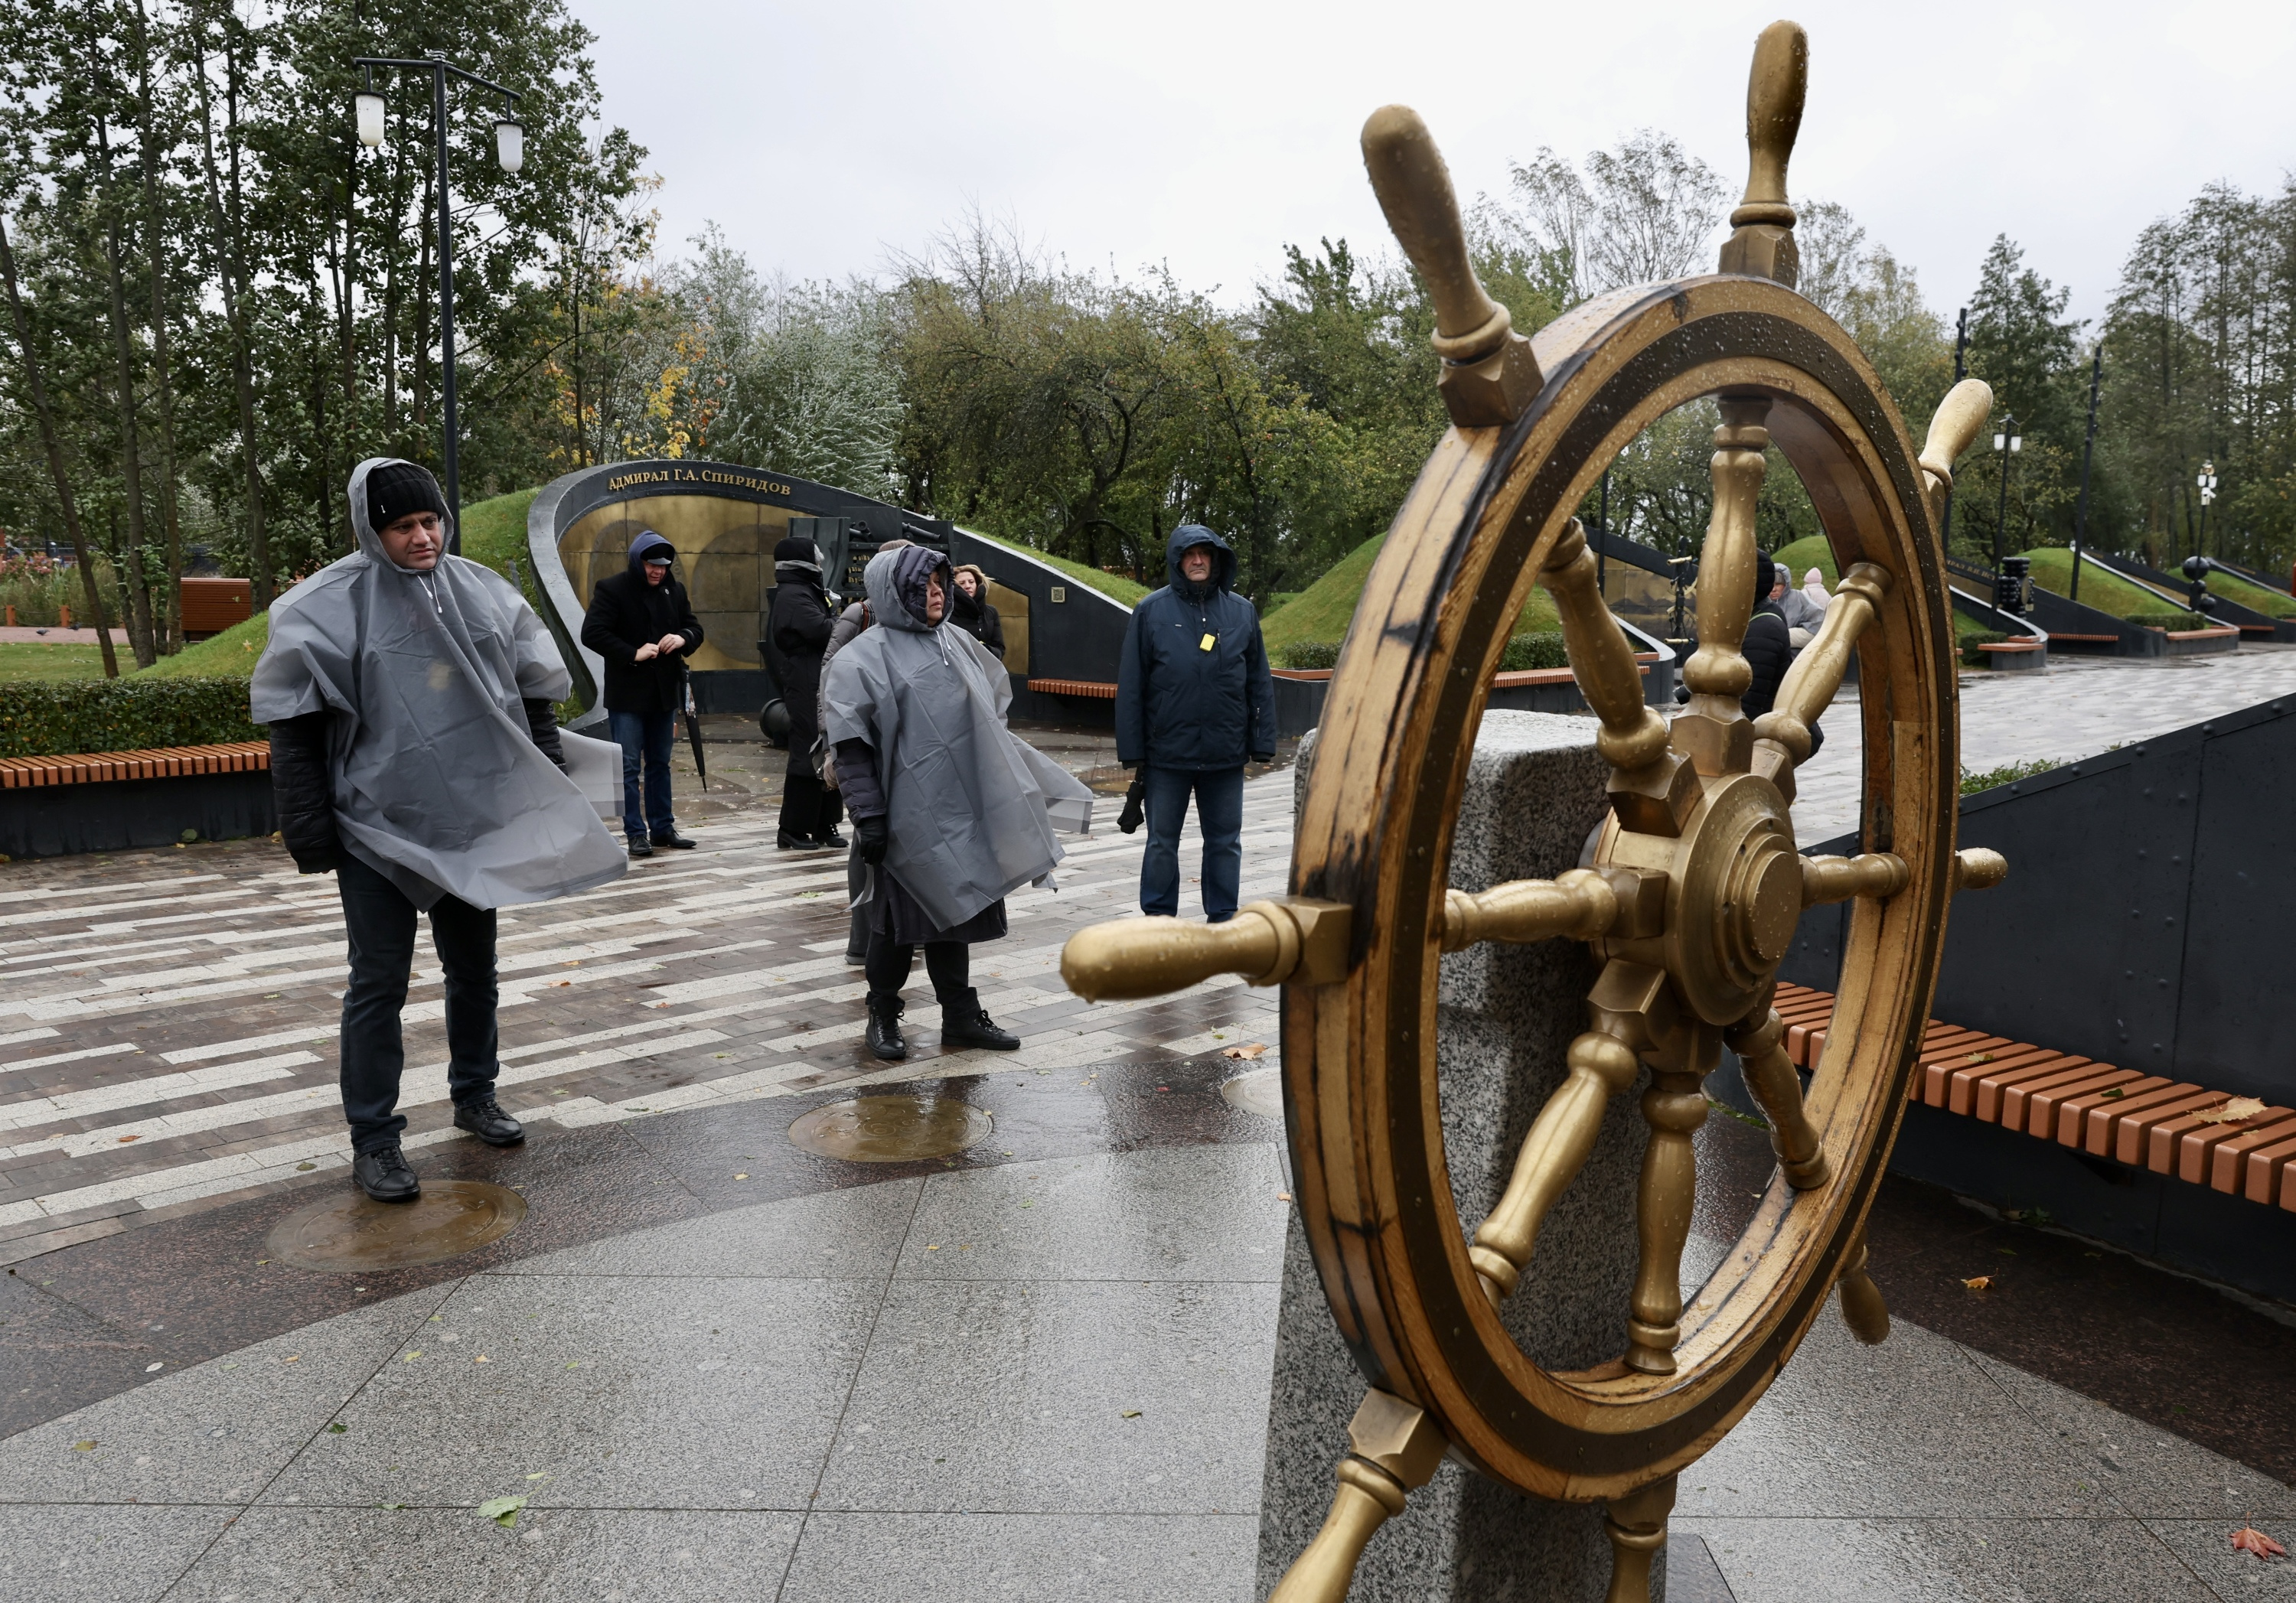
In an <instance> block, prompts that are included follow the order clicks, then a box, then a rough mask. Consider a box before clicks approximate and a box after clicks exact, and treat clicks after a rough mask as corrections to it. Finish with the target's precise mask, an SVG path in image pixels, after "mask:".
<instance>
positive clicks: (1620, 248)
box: [1478, 128, 1729, 300]
mask: <svg viewBox="0 0 2296 1603" xmlns="http://www.w3.org/2000/svg"><path fill="white" fill-rule="evenodd" d="M1728 194H1729V192H1728V190H1727V189H1726V187H1725V185H1724V184H1723V183H1722V180H1721V179H1719V178H1718V177H1717V176H1715V174H1714V169H1713V168H1710V167H1708V166H1707V165H1706V164H1705V163H1704V162H1703V161H1701V160H1700V159H1698V158H1697V157H1695V156H1693V155H1692V154H1690V153H1689V152H1688V151H1685V150H1684V149H1683V148H1682V147H1681V146H1680V145H1679V144H1677V143H1675V142H1674V140H1673V138H1672V137H1671V136H1669V135H1665V134H1661V133H1658V132H1656V131H1654V130H1652V129H1649V128H1644V129H1642V130H1640V131H1638V132H1636V134H1634V135H1631V136H1630V137H1629V138H1628V140H1627V141H1626V142H1625V143H1623V144H1621V145H1620V146H1619V148H1618V149H1617V150H1615V151H1595V152H1594V153H1592V154H1591V155H1589V156H1588V157H1587V162H1586V172H1585V173H1584V175H1581V173H1580V172H1579V168H1576V167H1574V166H1572V165H1571V164H1570V162H1569V161H1567V160H1565V159H1563V158H1562V157H1561V156H1558V155H1556V154H1555V153H1554V151H1553V150H1551V149H1548V148H1546V147H1545V146H1542V147H1540V149H1539V151H1538V155H1536V156H1534V157H1532V158H1531V159H1530V160H1529V161H1528V162H1518V163H1516V164H1515V165H1514V168H1513V185H1512V188H1511V192H1510V194H1509V197H1508V199H1507V200H1505V201H1494V200H1485V201H1484V203H1483V205H1482V206H1481V208H1480V209H1479V211H1478V222H1479V224H1480V225H1481V226H1482V227H1483V228H1484V229H1485V230H1486V231H1487V232H1488V233H1490V234H1492V235H1493V236H1495V237H1497V238H1498V239H1501V240H1505V241H1510V242H1513V243H1515V244H1518V245H1520V246H1521V247H1523V248H1525V249H1529V250H1531V251H1533V252H1534V253H1537V254H1539V255H1542V256H1545V257H1546V258H1549V259H1551V260H1552V261H1554V263H1555V264H1556V265H1557V266H1561V267H1562V269H1563V274H1562V276H1563V278H1564V280H1565V282H1567V283H1568V284H1569V285H1570V291H1571V298H1572V299H1574V300H1584V299H1587V298H1588V297H1590V296H1595V295H1600V294H1602V293H1603V292H1604V291H1606V290H1616V289H1621V288H1623V287H1625V286H1626V285H1628V284H1640V283H1651V282H1656V281H1659V280H1663V279H1669V278H1680V277H1681V276H1682V275H1683V274H1686V273H1689V272H1692V271H1694V270H1695V269H1696V268H1697V267H1698V266H1700V265H1701V263H1702V260H1703V259H1704V258H1706V257H1707V255H1708V254H1709V249H1710V243H1711V241H1712V238H1713V235H1714V231H1715V229H1716V228H1717V227H1718V226H1719V225H1720V224H1721V221H1722V216H1723V211H1724V201H1725V200H1726V199H1727V197H1728Z"/></svg>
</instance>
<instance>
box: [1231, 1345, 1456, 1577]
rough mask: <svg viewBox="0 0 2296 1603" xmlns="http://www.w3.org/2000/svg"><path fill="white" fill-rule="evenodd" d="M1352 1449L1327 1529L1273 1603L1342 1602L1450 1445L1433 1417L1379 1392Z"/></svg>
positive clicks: (1367, 1402) (1367, 1397) (1367, 1403)
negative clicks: (1366, 1555)
mask: <svg viewBox="0 0 2296 1603" xmlns="http://www.w3.org/2000/svg"><path fill="white" fill-rule="evenodd" d="M1348 1447H1349V1453H1348V1456H1347V1457H1345V1458H1343V1459H1341V1460H1340V1467H1339V1472H1338V1476H1339V1483H1340V1485H1339V1490H1338V1491H1337V1492H1336V1493H1333V1497H1332V1511H1331V1513H1330V1514H1329V1515H1327V1516H1325V1517H1324V1528H1323V1529H1322V1530H1320V1531H1318V1532H1316V1539H1315V1540H1314V1541H1313V1542H1309V1543H1308V1547H1307V1550H1305V1551H1304V1552H1302V1553H1301V1554H1300V1557H1299V1558H1295V1559H1293V1560H1292V1567H1291V1568H1290V1569H1288V1570H1286V1571H1284V1572H1283V1580H1282V1581H1280V1582H1278V1583H1276V1586H1275V1591H1273V1592H1271V1593H1269V1594H1268V1599H1267V1603H1343V1600H1344V1599H1346V1597H1347V1595H1348V1588H1349V1585H1350V1584H1351V1583H1353V1582H1354V1580H1355V1574H1356V1564H1357V1561H1358V1560H1360V1559H1361V1558H1363V1550H1364V1545H1365V1543H1366V1542H1370V1541H1371V1539H1372V1536H1373V1534H1374V1533H1375V1532H1376V1531H1378V1529H1379V1528H1380V1526H1382V1525H1385V1524H1386V1523H1387V1522H1388V1521H1389V1520H1390V1519H1391V1518H1393V1517H1395V1516H1396V1515H1398V1514H1400V1513H1402V1512H1403V1504H1404V1497H1405V1494H1406V1493H1409V1492H1411V1491H1413V1490H1415V1489H1416V1488H1418V1487H1421V1486H1423V1485H1425V1484H1427V1483H1428V1481H1429V1480H1431V1478H1433V1476H1434V1474H1435V1471H1436V1468H1438V1467H1439V1465H1440V1464H1441V1463H1442V1462H1443V1454H1444V1453H1445V1452H1447V1451H1448V1450H1449V1448H1450V1443H1448V1442H1447V1441H1446V1440H1445V1439H1444V1436H1443V1433H1442V1431H1441V1430H1440V1429H1439V1428H1438V1427H1437V1426H1436V1424H1435V1421H1434V1420H1433V1419H1430V1418H1429V1417H1428V1415H1427V1413H1426V1411H1424V1410H1423V1409H1420V1408H1415V1407H1414V1406H1413V1405H1412V1404H1410V1403H1406V1402H1405V1401H1404V1400H1403V1399H1402V1398H1400V1397H1398V1396H1396V1395H1394V1394H1392V1393H1390V1392H1383V1391H1381V1390H1380V1389H1379V1388H1378V1387H1376V1386H1374V1387H1373V1388H1372V1389H1371V1390H1370V1391H1367V1392H1365V1394H1364V1400H1363V1403H1362V1405H1361V1406H1360V1407H1358V1408H1357V1410H1356V1417H1355V1418H1354V1419H1351V1420H1349V1422H1348Z"/></svg>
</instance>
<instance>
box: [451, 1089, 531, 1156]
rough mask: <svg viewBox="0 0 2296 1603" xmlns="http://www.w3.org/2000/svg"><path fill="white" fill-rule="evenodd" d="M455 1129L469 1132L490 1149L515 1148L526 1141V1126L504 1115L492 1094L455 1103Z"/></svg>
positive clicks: (500, 1105)
mask: <svg viewBox="0 0 2296 1603" xmlns="http://www.w3.org/2000/svg"><path fill="white" fill-rule="evenodd" d="M455 1129H457V1130H467V1131H469V1132H470V1133H471V1134H472V1135H475V1136H477V1137H478V1138H479V1139H480V1141H484V1142H486V1144H487V1145H488V1146H489V1147H515V1146H516V1145H518V1143H519V1142H521V1141H524V1140H525V1139H526V1126H525V1125H521V1124H520V1123H519V1122H518V1121H517V1120H516V1119H514V1118H512V1117H511V1116H510V1115H508V1114H506V1113H504V1111H503V1107H502V1104H501V1103H500V1102H497V1101H496V1100H495V1099H494V1097H493V1095H492V1093H488V1095H486V1096H482V1097H480V1098H479V1099H478V1100H475V1101H471V1102H457V1103H455Z"/></svg>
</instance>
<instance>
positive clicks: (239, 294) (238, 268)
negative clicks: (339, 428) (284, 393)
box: [199, 20, 274, 612]
mask: <svg viewBox="0 0 2296 1603" xmlns="http://www.w3.org/2000/svg"><path fill="white" fill-rule="evenodd" d="M234 25H235V24H234V21H232V20H225V23H224V47H223V48H224V56H223V59H224V103H225V113H224V119H225V120H224V137H225V142H226V144H227V146H228V149H229V151H230V156H231V209H230V211H229V212H228V213H227V214H226V212H225V209H224V197H223V184H222V181H221V179H220V178H219V176H217V172H216V159H215V117H214V109H213V106H212V104H211V102H209V98H208V75H207V73H206V72H205V70H202V71H201V73H200V75H199V79H200V148H201V153H202V156H203V158H204V161H203V165H204V166H205V168H206V170H207V180H208V209H209V211H210V212H211V213H212V214H213V216H214V218H215V236H216V248H215V254H216V282H217V286H218V288H219V289H220V290H222V293H223V315H224V321H225V323H227V324H228V325H229V326H230V329H231V369H232V375H231V376H232V388H234V391H236V393H237V398H238V401H239V435H240V445H241V449H242V453H243V454H244V455H245V457H246V459H247V554H248V566H249V567H250V568H252V569H254V571H253V572H252V573H250V575H249V576H248V587H249V589H250V592H252V600H253V602H254V607H255V610H256V611H258V612H262V611H266V610H267V609H269V608H270V606H271V598H272V594H273V589H274V586H273V584H272V576H271V545H270V542H269V539H268V537H267V536H266V535H265V533H264V528H263V464H262V462H261V460H260V459H259V458H258V456H257V454H256V442H255V365H254V358H253V356H252V354H251V352H250V339H249V335H248V328H247V263H246V259H245V258H244V256H243V255H242V251H243V249H244V243H245V240H246V237H247V236H246V233H245V224H246V211H245V208H244V205H243V203H242V192H241V188H240V170H239V57H238V55H237V53H235V51H234V49H233V45H232V38H231V29H232V28H233V27H234Z"/></svg>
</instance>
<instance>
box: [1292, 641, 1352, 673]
mask: <svg viewBox="0 0 2296 1603" xmlns="http://www.w3.org/2000/svg"><path fill="white" fill-rule="evenodd" d="M1276 654H1277V655H1278V656H1280V657H1281V658H1283V666H1284V667H1287V668H1328V667H1337V666H1338V665H1339V660H1340V642H1338V641H1336V640H1295V641H1292V642H1289V643H1288V644H1285V645H1283V646H1279V647H1277V648H1276Z"/></svg>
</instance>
